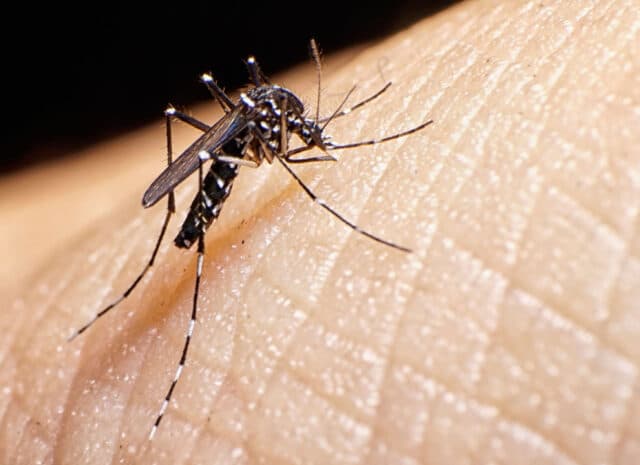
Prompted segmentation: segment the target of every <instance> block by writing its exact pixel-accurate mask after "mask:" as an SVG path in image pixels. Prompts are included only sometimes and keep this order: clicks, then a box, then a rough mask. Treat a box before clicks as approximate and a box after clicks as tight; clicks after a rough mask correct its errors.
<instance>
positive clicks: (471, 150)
mask: <svg viewBox="0 0 640 465" xmlns="http://www.w3.org/2000/svg"><path fill="white" fill-rule="evenodd" d="M527 5H529V7H530V8H529V9H526V10H525V9H524V8H523V9H519V8H520V7H518V5H517V2H511V3H506V4H502V5H500V6H499V7H496V6H493V5H491V4H490V2H468V3H464V4H461V5H459V6H458V7H456V8H453V9H451V10H449V11H445V12H444V13H442V14H440V15H437V16H435V17H433V18H429V19H427V20H425V21H423V22H421V23H419V24H417V25H416V26H415V27H413V28H412V29H410V30H408V31H405V32H402V33H400V34H399V35H397V36H395V37H392V38H390V39H389V40H387V41H385V42H383V43H381V44H379V45H377V46H375V47H372V48H371V49H369V50H367V51H366V52H364V53H362V54H361V55H358V56H357V57H356V58H354V59H353V60H352V61H351V62H350V63H349V64H348V66H343V67H339V68H336V69H334V70H333V71H331V70H328V71H327V73H326V74H325V76H324V78H325V79H324V85H323V87H324V89H325V96H327V95H328V96H329V97H331V96H334V97H333V104H335V102H339V100H340V95H338V94H339V93H340V91H341V90H347V89H349V88H350V86H351V85H352V84H353V83H354V81H355V82H358V83H359V88H360V91H361V92H363V94H366V93H367V92H369V91H372V90H373V91H374V90H375V89H377V87H378V86H380V85H381V80H380V79H379V78H378V74H377V64H378V63H379V62H380V60H381V59H382V58H388V63H389V64H388V69H385V70H384V73H385V75H388V77H389V78H390V79H392V80H393V81H394V86H393V87H392V88H391V89H390V90H389V92H387V94H385V95H384V96H383V97H381V98H380V99H379V101H376V102H373V103H371V104H370V105H367V106H366V107H365V108H363V109H361V110H360V111H359V112H358V113H356V114H354V115H351V116H346V117H344V118H341V120H340V121H337V122H336V123H335V125H332V126H331V127H330V133H331V134H333V136H334V138H335V140H336V141H338V142H345V143H348V142H353V141H357V140H361V139H368V138H370V137H373V136H377V135H385V134H388V133H392V132H394V131H397V130H399V129H406V128H408V127H410V126H412V125H415V124H418V123H420V122H422V121H424V120H425V119H427V118H433V119H434V121H435V123H434V124H433V125H432V126H430V127H429V128H427V129H425V130H424V131H422V132H420V133H418V134H415V135H413V136H411V137H409V138H406V139H403V140H400V141H397V142H392V143H389V144H387V145H380V146H377V147H375V148H364V149H362V150H360V149H358V150H355V149H354V150H352V151H346V152H344V153H343V154H341V159H340V161H339V162H338V163H335V164H329V163H319V164H317V165H315V166H304V167H303V166H300V167H296V169H297V172H298V173H299V174H300V175H301V177H303V179H305V180H307V181H308V182H309V183H310V184H311V186H312V187H313V188H314V190H315V191H316V192H317V193H318V194H319V195H321V196H322V197H323V198H325V199H327V200H330V202H331V205H332V206H333V207H334V208H336V209H338V210H339V211H341V212H342V213H344V214H345V215H346V216H348V217H349V218H353V219H354V220H357V224H358V225H360V226H362V227H364V228H366V229H368V230H370V231H372V232H375V233H376V234H378V235H381V236H383V237H384V238H387V239H389V240H393V241H396V242H399V243H401V244H403V245H407V246H409V247H411V248H413V249H414V250H415V252H414V253H413V254H410V255H408V254H404V253H402V252H398V251H394V250H392V249H389V248H387V247H384V246H381V245H379V244H376V243H373V242H372V241H369V240H367V239H366V238H363V237H361V236H359V235H356V234H354V233H353V232H351V231H350V230H348V229H347V228H345V227H344V226H343V225H341V224H340V223H338V222H337V221H334V220H333V219H331V217H329V216H328V214H327V213H326V212H324V211H322V209H320V208H318V207H317V206H316V205H313V203H311V202H310V201H309V199H308V198H307V197H306V196H305V194H304V193H303V192H301V191H300V189H299V188H298V186H296V185H295V183H294V182H292V180H291V179H290V178H289V177H288V176H287V173H286V172H284V170H282V169H281V168H280V167H278V166H277V165H276V166H271V167H262V168H261V169H260V170H243V172H242V173H241V174H240V176H239V179H238V181H237V183H236V184H235V188H234V192H233V195H232V196H231V197H230V198H229V200H228V201H227V203H226V204H225V208H224V211H223V212H222V214H221V217H220V219H219V221H218V222H217V223H216V224H215V225H214V226H213V227H212V229H211V230H210V231H209V233H208V235H207V251H208V253H207V259H206V263H205V269H204V271H203V275H204V278H203V283H202V287H201V296H202V298H201V311H200V317H199V322H198V325H197V326H196V332H195V334H194V340H193V346H192V349H191V355H190V360H189V362H188V363H187V366H186V368H185V372H184V375H183V377H182V381H181V384H180V385H179V387H178V388H177V390H176V393H175V396H174V400H175V401H176V402H175V404H173V405H172V406H171V407H170V408H169V409H168V411H167V414H166V416H165V419H164V420H163V423H162V425H161V427H160V429H159V431H158V434H157V436H156V439H155V440H154V442H153V443H152V444H151V445H149V444H148V443H146V442H145V441H146V436H147V434H148V431H149V428H150V425H151V422H152V421H153V419H154V416H155V414H156V413H157V408H158V406H159V402H161V399H162V396H163V395H164V392H165V390H166V388H167V386H168V384H169V383H170V381H171V377H172V375H173V371H174V369H175V365H176V363H177V357H179V350H180V345H181V342H182V338H183V335H184V331H185V329H186V326H187V322H188V318H189V310H190V309H189V306H190V298H191V294H192V292H193V277H194V272H195V271H194V266H195V254H192V253H189V252H186V253H185V252H182V251H179V250H177V249H175V248H173V247H170V246H169V245H170V243H169V242H167V246H165V247H164V248H163V249H162V250H161V252H160V255H159V257H158V259H157V266H156V267H155V270H154V272H153V273H152V276H151V277H150V278H148V279H147V280H145V282H144V283H142V285H141V287H140V288H139V289H138V290H137V292H136V293H134V294H133V295H132V296H131V297H130V299H128V301H127V302H126V303H125V304H122V305H121V306H120V307H119V308H118V309H117V310H114V311H113V312H112V313H111V314H110V315H109V316H108V317H107V318H106V319H104V321H101V322H100V323H99V324H98V325H96V326H95V327H94V328H92V329H91V330H90V331H88V332H87V333H86V334H84V335H83V336H82V338H81V339H80V338H79V339H78V340H77V341H74V345H72V346H69V345H67V344H66V343H65V341H64V338H65V336H67V335H68V334H69V333H70V331H71V329H73V328H74V327H77V326H78V325H81V324H82V323H83V322H84V321H86V319H87V318H89V317H90V316H91V314H92V313H93V312H94V311H95V310H97V308H98V307H99V306H100V304H102V303H106V302H108V301H109V300H110V299H111V298H113V297H116V296H117V294H118V293H119V292H120V291H121V290H122V289H124V288H126V286H127V285H128V283H129V282H130V280H131V279H133V278H134V277H135V275H136V274H137V272H138V271H139V269H140V268H141V267H142V266H143V265H144V263H145V260H146V259H147V257H148V255H147V254H148V253H150V249H151V247H152V246H153V244H152V242H153V239H154V238H155V235H156V234H157V230H158V229H159V227H160V223H161V220H162V215H163V212H162V209H161V208H160V207H157V208H156V209H155V210H153V211H150V212H149V211H142V209H141V208H140V207H139V206H138V205H139V202H138V196H139V193H141V192H142V191H143V190H144V188H145V187H146V186H145V185H144V184H145V182H146V180H150V179H152V178H153V175H154V174H156V173H157V172H158V171H160V170H161V169H162V167H161V166H159V165H158V160H161V159H162V156H161V153H159V151H158V147H161V146H162V142H161V141H162V130H161V128H159V127H157V128H154V129H153V130H150V131H148V132H146V133H143V134H141V135H134V136H132V138H131V140H130V141H128V142H127V143H126V144H124V145H123V146H122V147H127V149H126V150H127V152H128V157H127V159H126V160H124V155H123V163H124V161H126V165H123V167H122V169H121V171H123V170H128V171H127V172H128V173H129V174H126V175H123V178H121V179H117V178H113V179H112V182H113V185H111V186H107V185H105V192H107V193H113V195H107V196H104V197H100V196H99V195H97V196H94V198H93V199H92V200H93V202H92V208H96V205H101V206H102V205H105V207H104V208H114V207H113V204H114V201H115V202H116V207H115V208H116V210H115V211H114V213H113V214H112V215H110V216H109V217H108V218H103V219H101V220H99V222H96V223H95V224H94V225H93V229H91V230H85V232H84V233H82V235H81V236H80V238H79V239H77V240H75V241H74V242H73V243H70V244H69V247H68V248H67V249H63V250H59V251H58V252H57V254H56V256H55V257H54V258H53V260H52V261H51V262H49V263H48V264H47V265H46V266H44V267H42V268H41V269H40V271H39V274H38V275H37V278H35V280H30V281H29V282H28V284H27V285H25V286H24V288H23V289H22V290H20V291H18V294H20V295H22V296H24V300H23V301H22V302H21V303H20V302H18V303H16V304H14V307H13V311H12V312H9V313H7V312H5V313H3V315H2V325H3V327H5V328H8V329H7V334H10V337H8V338H6V340H5V341H3V342H2V349H3V353H4V358H3V360H2V365H0V373H1V376H2V379H3V380H6V386H8V387H9V390H5V391H4V393H3V394H2V396H3V397H2V404H0V407H1V408H2V410H0V412H2V415H3V423H2V425H3V427H2V429H1V430H0V450H3V451H5V452H4V453H5V455H6V460H4V461H5V462H8V463H9V462H12V463H19V462H18V461H17V457H20V456H23V457H24V456H27V455H28V454H31V455H28V457H30V458H31V457H36V458H38V457H44V458H47V457H55V458H56V459H57V460H59V461H60V462H61V463H67V462H74V463H83V460H84V461H85V462H87V463H99V462H105V461H110V460H112V461H114V462H117V461H118V458H125V460H126V461H131V460H133V459H132V457H137V460H138V461H139V462H140V463H143V462H153V461H155V462H157V463H162V462H163V460H164V461H165V462H167V463H175V462H176V461H180V460H185V461H188V462H194V463H199V462H212V461H215V458H217V457H218V458H220V459H219V460H221V461H222V462H224V461H225V460H228V459H229V458H230V457H231V458H233V460H235V462H234V463H258V461H259V459H261V458H264V459H265V460H266V461H267V462H270V463H296V460H294V458H296V459H300V460H301V461H306V462H308V463H329V462H333V463H376V462H378V463H401V460H402V459H406V460H407V463H464V461H465V460H467V461H469V462H472V463H487V462H489V461H490V460H494V461H496V462H500V461H503V462H508V463H511V464H518V463H567V464H571V463H575V464H589V463H619V464H625V463H633V459H634V457H637V456H638V454H639V453H640V424H639V423H638V420H637V418H639V417H640V415H639V414H638V412H640V400H639V395H638V388H637V383H638V381H637V379H638V364H639V361H640V342H639V341H640V338H639V337H638V336H640V329H638V321H640V320H639V318H640V311H639V309H638V304H637V302H640V294H639V291H638V289H640V262H639V258H638V257H640V239H639V237H640V236H639V235H638V232H637V231H638V222H639V221H640V220H638V210H639V209H638V207H639V206H640V185H639V182H638V179H640V177H639V168H638V166H640V163H639V162H640V159H639V152H638V147H640V131H638V127H640V124H639V123H640V117H639V116H638V111H637V106H638V101H639V100H640V97H639V96H638V94H637V89H639V88H640V86H638V82H637V76H639V75H640V69H639V68H640V61H639V59H638V56H639V54H638V53H637V52H638V49H637V44H638V43H640V42H639V41H638V33H637V29H633V27H635V25H637V24H638V21H639V16H638V15H639V13H638V11H637V8H635V9H634V8H633V7H632V6H631V5H630V3H629V2H624V1H622V0H618V1H613V2H610V3H606V4H605V2H596V3H595V6H594V7H593V8H591V7H588V6H585V4H583V3H580V4H579V5H580V8H581V9H578V7H577V6H576V7H575V10H574V9H573V8H574V7H573V6H569V5H568V4H566V3H565V2H561V1H552V2H545V4H544V6H540V5H537V4H527ZM312 76H313V74H312V73H309V74H307V75H305V76H299V77H300V79H301V80H300V82H301V83H305V84H299V85H298V84H296V83H295V79H296V76H291V77H290V79H289V80H288V81H287V84H288V83H289V82H293V83H292V84H291V87H293V88H295V89H303V88H304V85H307V86H308V87H307V88H308V89H309V92H308V94H309V95H312V92H313V90H312V89H313V77H312ZM408 97H410V98H408ZM307 100H308V101H313V100H312V99H311V98H309V99H307ZM325 105H326V106H325ZM323 108H324V109H325V113H328V112H329V111H330V110H331V109H333V106H332V99H331V98H325V99H324V100H323ZM207 121H210V120H209V119H207ZM193 137H195V133H194V132H191V131H189V130H188V129H185V131H184V132H182V133H180V134H179V135H178V136H177V138H178V139H179V140H177V141H176V146H177V147H184V146H186V145H187V144H188V142H189V140H191V139H192V138H193ZM181 143H182V144H183V145H180V144H181ZM96 150H100V149H96ZM102 150H106V149H102ZM137 153H147V154H148V157H147V158H143V159H138V158H136V157H135V156H134V155H133V154H137ZM116 160H117V159H116ZM87 163H89V162H87ZM94 163H95V165H94V168H93V169H96V170H97V169H99V168H100V165H99V164H100V163H101V162H100V160H99V159H98V157H96V160H95V161H94ZM88 169H89V170H91V167H90V166H89V168H88ZM91 172H92V171H86V172H85V173H84V176H83V177H86V178H91V176H87V173H91ZM193 188H194V182H191V181H187V186H186V188H184V189H183V190H182V191H181V192H179V194H178V196H177V203H178V212H181V211H183V209H184V208H185V207H186V206H187V205H188V202H189V200H190V196H191V195H193ZM76 189H78V191H82V189H83V187H76ZM90 189H97V190H99V186H93V187H90ZM125 194H126V195H125ZM114 197H115V199H114ZM129 198H131V199H129ZM125 199H129V200H125ZM106 205H109V207H106ZM74 210H75V209H74ZM63 211H64V210H63ZM74 215H75V212H74ZM177 216H178V221H179V220H180V219H181V215H180V213H179V214H178V215H177ZM36 219H37V216H36V215H34V217H33V220H34V221H35V220H36ZM71 221H73V220H71ZM178 221H176V222H174V223H173V228H176V227H177V224H178ZM171 231H175V229H172V230H171ZM88 256H91V257H92V259H91V260H88V259H87V257H88ZM57 347H60V349H59V350H57V349H56V348H57ZM87 447H88V448H89V449H88V450H87ZM410 460H414V462H410ZM33 461H34V460H30V461H29V463H33ZM25 463H26V462H25Z"/></svg>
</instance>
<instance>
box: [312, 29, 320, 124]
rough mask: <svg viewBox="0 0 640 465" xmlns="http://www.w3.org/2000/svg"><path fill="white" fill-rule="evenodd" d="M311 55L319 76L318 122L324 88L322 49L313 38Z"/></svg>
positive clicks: (317, 94)
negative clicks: (321, 94)
mask: <svg viewBox="0 0 640 465" xmlns="http://www.w3.org/2000/svg"><path fill="white" fill-rule="evenodd" d="M309 45H310V47H311V56H312V57H313V61H314V62H315V64H316V75H317V76H318V90H317V93H316V123H317V122H318V120H319V119H320V90H321V89H322V64H321V62H320V50H319V49H318V44H317V43H316V40H315V39H313V38H312V39H311V43H310V44H309Z"/></svg>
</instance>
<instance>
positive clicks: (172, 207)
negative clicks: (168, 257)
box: [68, 112, 176, 341]
mask: <svg viewBox="0 0 640 465" xmlns="http://www.w3.org/2000/svg"><path fill="white" fill-rule="evenodd" d="M172 116H173V115H171V114H169V113H166V112H165V125H166V138H167V163H168V164H169V165H171V163H172V162H173V141H172V132H171V118H172ZM175 211H176V204H175V198H174V195H173V191H170V192H169V194H168V196H167V212H166V214H165V217H164V221H163V223H162V228H161V229H160V234H159V235H158V240H157V241H156V245H155V247H154V248H153V252H152V253H151V257H150V258H149V261H148V262H147V264H146V265H145V267H144V268H143V269H142V271H141V272H140V274H139V275H138V276H137V277H136V279H134V280H133V282H132V283H131V284H130V285H129V287H128V288H127V290H126V291H124V293H123V294H122V295H121V296H120V297H118V298H117V299H116V300H114V301H113V302H111V303H110V304H109V305H107V306H106V307H104V308H103V309H102V310H100V311H99V312H98V313H96V314H95V315H94V317H93V318H92V319H91V320H90V321H89V322H87V323H86V324H85V325H84V326H82V327H80V328H79V329H78V330H76V331H75V332H74V333H73V334H72V335H71V336H70V337H69V338H68V340H69V341H71V340H73V339H75V338H76V337H78V336H79V335H80V334H82V333H84V332H85V331H86V330H87V329H89V328H90V327H91V326H92V325H93V324H94V323H95V322H96V321H97V320H99V319H100V318H101V317H103V316H104V315H106V314H107V313H108V312H109V311H110V310H111V309H113V308H114V307H116V306H117V305H118V304H119V303H120V302H122V301H123V300H125V299H126V298H127V297H129V294H131V292H133V290H134V289H135V288H136V287H137V286H138V284H139V283H140V281H142V278H144V276H145V275H146V274H147V272H148V271H149V269H151V267H152V266H153V263H154V262H155V259H156V256H157V255H158V250H160V244H162V240H163V239H164V235H165V233H166V232H167V227H168V226H169V221H170V220H171V215H173V214H174V213H175Z"/></svg>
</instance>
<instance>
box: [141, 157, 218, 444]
mask: <svg viewBox="0 0 640 465" xmlns="http://www.w3.org/2000/svg"><path fill="white" fill-rule="evenodd" d="M198 176H199V177H198V182H199V190H200V192H202V189H203V186H204V180H203V173H202V162H200V164H199V167H198ZM204 234H205V231H204V230H201V231H200V233H199V234H198V260H197V264H196V282H195V287H194V290H193V304H192V307H191V319H190V320H189V326H188V328H187V332H186V335H185V338H184V344H183V346H182V355H181V356H180V361H179V362H178V368H176V373H175V375H174V376H173V381H171V386H170V387H169V390H168V391H167V394H166V395H165V397H164V400H163V401H162V405H161V406H160V411H159V412H158V416H157V417H156V421H155V422H154V423H153V427H152V428H151V432H150V433H149V440H152V439H153V437H154V435H155V434H156V431H157V430H158V426H159V425H160V422H161V421H162V418H163V417H164V414H165V412H166V411H167V407H168V406H169V403H170V402H171V397H172V396H173V391H174V389H175V388H176V385H177V384H178V381H179V380H180V376H181V375H182V370H183V369H184V365H185V363H186V361H187V352H188V351H189V344H190V343H191V338H192V337H193V330H194V328H195V326H196V317H197V313H198V294H199V291H200V278H201V276H202V266H203V263H204V251H205V247H204Z"/></svg>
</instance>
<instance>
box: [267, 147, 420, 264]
mask: <svg viewBox="0 0 640 465" xmlns="http://www.w3.org/2000/svg"><path fill="white" fill-rule="evenodd" d="M276 158H277V159H278V161H279V162H280V164H281V165H282V166H284V168H285V169H286V170H287V171H288V172H289V174H290V175H291V177H293V179H295V180H296V182H297V183H298V184H299V185H300V187H302V190H304V191H305V192H306V193H307V195H308V196H309V197H310V198H311V200H313V201H314V202H315V203H317V204H318V205H320V206H321V207H322V208H324V209H325V210H327V211H328V212H329V213H331V214H332V215H333V216H335V217H336V218H337V219H338V220H340V221H341V222H342V223H344V224H346V225H347V226H348V227H350V228H351V229H353V230H354V231H355V232H357V233H358V234H362V235H363V236H366V237H368V238H369V239H373V240H374V241H376V242H379V243H381V244H384V245H388V246H389V247H392V248H394V249H397V250H401V251H403V252H411V249H409V248H407V247H403V246H401V245H398V244H396V243H394V242H391V241H388V240H386V239H382V238H381V237H378V236H376V235H375V234H371V233H370V232H368V231H365V230H364V229H362V228H361V227H360V226H358V225H357V224H355V223H352V222H351V221H349V220H348V219H346V218H345V217H344V216H342V215H341V214H340V213H338V212H337V211H336V210H334V209H333V208H331V207H330V206H329V205H328V204H327V203H326V202H325V201H324V200H322V199H321V198H320V197H318V196H317V195H316V194H314V193H313V191H312V190H311V189H310V188H309V187H308V186H307V185H306V184H305V183H304V181H303V180H302V179H300V178H299V177H298V175H297V174H296V173H295V172H294V171H293V170H292V169H291V168H290V167H289V165H287V162H286V161H285V160H284V159H283V158H282V157H281V156H277V157H276Z"/></svg>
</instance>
